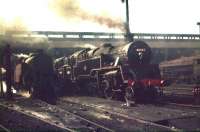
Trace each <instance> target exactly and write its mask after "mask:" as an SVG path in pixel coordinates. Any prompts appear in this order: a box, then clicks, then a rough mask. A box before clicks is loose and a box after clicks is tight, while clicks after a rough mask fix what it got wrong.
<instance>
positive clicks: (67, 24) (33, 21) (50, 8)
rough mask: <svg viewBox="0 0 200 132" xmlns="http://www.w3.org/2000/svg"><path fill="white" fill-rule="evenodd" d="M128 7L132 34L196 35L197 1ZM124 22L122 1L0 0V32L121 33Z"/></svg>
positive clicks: (147, 0)
mask: <svg viewBox="0 0 200 132" xmlns="http://www.w3.org/2000/svg"><path fill="white" fill-rule="evenodd" d="M68 4H71V6H69V5H68ZM59 6H60V7H59ZM129 7H130V29H131V32H137V33H180V34H198V33H199V27H198V26H197V25H196V23H197V22H200V0H129ZM70 10H71V11H70ZM124 21H125V4H123V3H122V2H121V0H0V28H1V29H0V31H1V30H5V29H6V28H9V29H10V28H13V27H14V28H15V29H17V30H20V29H23V28H26V29H28V30H43V31H44V30H46V31H85V32H120V31H121V29H120V28H118V27H120V23H121V24H122V23H123V22H124ZM111 22H114V23H112V24H111Z"/></svg>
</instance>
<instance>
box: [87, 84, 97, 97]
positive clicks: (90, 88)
mask: <svg viewBox="0 0 200 132" xmlns="http://www.w3.org/2000/svg"><path fill="white" fill-rule="evenodd" d="M85 88H86V89H87V92H88V95H90V96H96V95H97V94H96V90H97V86H96V83H94V82H89V83H87V84H85Z"/></svg>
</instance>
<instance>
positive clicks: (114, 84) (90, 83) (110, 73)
mask: <svg viewBox="0 0 200 132" xmlns="http://www.w3.org/2000/svg"><path fill="white" fill-rule="evenodd" d="M151 58H152V52H151V48H150V47H149V46H148V45H147V44H146V43H145V42H143V41H135V42H131V43H129V44H125V45H121V46H112V45H111V44H108V43H107V44H104V45H103V46H101V47H99V48H96V49H84V50H81V51H78V52H76V53H74V54H72V55H71V56H69V57H62V58H60V59H57V60H56V61H55V67H56V69H57V71H58V73H59V75H60V76H61V77H63V78H68V79H71V80H72V81H73V82H76V83H77V84H78V85H79V86H80V92H81V93H84V92H85V93H87V94H89V95H100V96H103V97H105V98H109V99H111V98H114V97H117V98H120V97H122V98H123V97H125V99H128V100H135V101H140V100H155V99H156V97H157V96H158V94H159V92H162V90H161V85H162V83H161V82H162V81H161V76H160V71H159V66H158V65H157V64H151Z"/></svg>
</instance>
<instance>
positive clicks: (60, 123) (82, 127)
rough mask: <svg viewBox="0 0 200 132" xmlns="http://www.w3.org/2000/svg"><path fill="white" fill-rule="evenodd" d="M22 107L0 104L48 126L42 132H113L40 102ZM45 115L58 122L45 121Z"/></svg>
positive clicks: (16, 104)
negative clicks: (46, 131)
mask: <svg viewBox="0 0 200 132" xmlns="http://www.w3.org/2000/svg"><path fill="white" fill-rule="evenodd" d="M21 101H22V102H23V101H24V100H21ZM26 103H27V102H26ZM23 105H24V106H22V103H21V104H20V103H19V104H18V103H16V102H15V104H12V105H10V104H9V105H8V104H7V103H4V104H0V107H3V108H6V109H7V108H8V109H9V110H11V111H14V112H15V113H16V114H17V113H19V114H20V115H23V116H26V117H27V118H29V119H31V120H39V121H40V122H43V124H44V123H45V124H47V125H48V126H50V129H47V128H41V129H42V130H51V129H52V130H56V131H69V132H74V131H86V132H87V131H88V132H89V131H98V132H113V131H114V130H112V129H109V128H106V127H105V126H103V125H101V124H97V123H95V122H93V121H90V120H88V119H86V118H84V117H81V116H79V115H78V114H76V113H73V112H69V111H67V110H65V109H62V108H59V107H57V106H52V105H49V104H46V103H44V102H42V103H41V102H40V101H38V102H34V104H33V103H30V104H29V106H27V104H23ZM36 106H37V107H36ZM41 108H43V109H41ZM30 109H32V111H31V110H30ZM38 112H39V113H38ZM42 112H44V113H42ZM45 113H48V114H51V115H54V114H55V115H54V116H56V117H57V118H59V120H56V119H55V118H52V117H50V118H52V119H50V120H49V119H45V118H43V117H45V115H46V116H47V115H48V114H45ZM42 116H43V117H42ZM68 118H71V120H68ZM52 126H53V127H52ZM54 127H55V128H54ZM16 129H17V128H16ZM35 129H37V128H35Z"/></svg>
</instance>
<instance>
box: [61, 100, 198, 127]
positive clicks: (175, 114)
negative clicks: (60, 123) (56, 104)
mask: <svg viewBox="0 0 200 132" xmlns="http://www.w3.org/2000/svg"><path fill="white" fill-rule="evenodd" d="M88 100H90V99H89V98H88ZM61 101H62V104H64V103H65V102H66V103H75V104H79V105H83V106H86V107H88V109H89V108H93V109H96V110H98V111H103V112H108V113H110V114H113V115H117V116H119V117H123V118H125V119H129V120H134V121H136V122H138V123H140V124H145V125H147V126H150V127H154V128H155V127H156V128H162V129H168V130H170V131H177V130H199V129H200V123H199V122H198V121H199V120H200V117H199V116H198V115H199V113H200V107H199V106H194V105H184V104H175V103H171V104H170V103H168V104H162V105H159V106H157V105H142V106H140V105H139V108H138V107H137V106H135V107H133V108H124V109H121V110H118V109H116V108H115V105H111V107H112V106H113V108H109V107H108V106H109V105H105V104H103V103H102V102H99V103H98V101H97V103H94V102H92V103H87V102H84V98H83V99H81V98H80V100H79V101H78V99H75V98H67V99H66V98H62V99H61ZM111 103H112V102H111ZM118 105H119V106H120V104H118ZM142 108H143V109H147V112H146V113H144V111H142V110H141V109H142ZM126 109H128V110H127V111H126ZM129 109H130V110H129ZM132 109H133V110H132ZM148 110H149V111H148ZM151 111H153V112H151ZM130 113H134V114H130ZM155 113H156V114H155ZM163 113H164V114H165V115H164V116H163V115H162V114H163ZM151 114H152V115H151ZM170 114H171V116H169V115H170ZM142 116H143V117H142ZM176 121H177V123H176ZM184 123H188V124H195V125H191V126H187V125H184Z"/></svg>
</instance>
